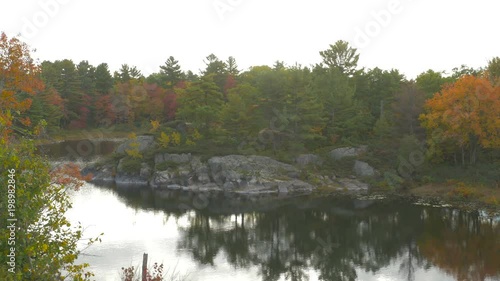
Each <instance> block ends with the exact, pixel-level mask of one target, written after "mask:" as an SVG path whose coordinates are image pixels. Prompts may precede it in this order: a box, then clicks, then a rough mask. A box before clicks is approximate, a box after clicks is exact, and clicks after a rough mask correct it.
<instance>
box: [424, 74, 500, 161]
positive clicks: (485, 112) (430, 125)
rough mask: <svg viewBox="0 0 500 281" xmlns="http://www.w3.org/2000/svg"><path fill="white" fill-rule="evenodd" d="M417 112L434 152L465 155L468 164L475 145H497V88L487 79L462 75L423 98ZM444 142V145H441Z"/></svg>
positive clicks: (499, 113) (499, 125)
mask: <svg viewBox="0 0 500 281" xmlns="http://www.w3.org/2000/svg"><path fill="white" fill-rule="evenodd" d="M425 110H426V113H425V114H422V115H421V116H420V120H421V122H422V126H423V127H424V128H426V129H427V132H428V136H429V137H428V143H429V145H430V146H431V148H432V150H431V151H433V152H434V153H435V154H438V155H439V154H441V155H442V156H445V155H444V154H446V152H448V153H449V152H452V153H458V154H459V155H461V158H462V163H463V164H464V163H465V162H466V160H465V156H466V155H468V160H469V162H470V163H471V164H473V163H474V162H475V161H476V158H477V149H478V148H479V147H482V148H499V147H500V88H499V87H498V86H497V87H495V86H493V85H492V84H491V83H490V81H489V80H488V79H485V78H482V77H475V76H463V77H461V78H460V79H458V80H457V81H456V82H455V83H453V84H450V85H448V86H445V87H444V88H443V89H442V90H441V92H439V93H437V94H435V95H434V97H433V98H431V99H429V100H427V102H426V104H425ZM444 146H447V147H444Z"/></svg>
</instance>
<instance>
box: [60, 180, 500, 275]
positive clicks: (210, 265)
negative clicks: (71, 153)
mask: <svg viewBox="0 0 500 281" xmlns="http://www.w3.org/2000/svg"><path fill="white" fill-rule="evenodd" d="M72 200H73V202H74V204H73V209H72V210H71V211H70V212H69V214H68V216H69V217H70V219H71V220H72V221H73V222H75V223H76V222H81V223H82V225H83V226H84V227H86V230H85V233H86V236H87V237H93V236H95V235H97V234H99V233H101V232H104V233H105V234H104V236H103V239H102V240H103V241H102V243H100V244H96V245H94V246H92V247H91V248H89V249H87V250H86V251H85V255H84V256H82V258H81V261H82V262H89V263H90V264H91V265H92V270H93V271H94V272H95V274H96V280H119V276H120V268H121V267H128V266H135V267H138V266H140V264H141V261H142V254H143V253H144V252H147V253H148V254H149V258H150V261H151V262H159V263H163V264H164V265H165V267H166V268H167V269H170V272H172V271H175V272H177V273H178V274H180V275H187V278H186V279H185V280H217V281H221V280H380V281H385V280H436V281H438V280H439V281H441V280H500V221H499V219H498V218H497V219H495V218H493V219H488V218H484V217H482V216H481V215H480V214H479V213H478V212H463V211H459V210H454V209H448V208H433V207H423V206H415V205H411V204H407V203H398V202H388V201H384V200H382V201H373V200H351V199H346V198H343V199H340V198H323V199H319V198H316V199H315V198H312V197H297V198H277V197H276V198H269V197H260V198H255V197H252V198H248V197H234V196H228V195H224V194H218V195H215V194H214V195H201V196H200V195H194V194H190V193H187V192H184V193H182V192H152V191H150V190H148V189H137V188H129V189H123V188H122V189H117V188H115V187H98V186H94V185H92V184H86V185H85V186H84V187H83V188H82V189H81V190H80V191H78V192H73V193H72Z"/></svg>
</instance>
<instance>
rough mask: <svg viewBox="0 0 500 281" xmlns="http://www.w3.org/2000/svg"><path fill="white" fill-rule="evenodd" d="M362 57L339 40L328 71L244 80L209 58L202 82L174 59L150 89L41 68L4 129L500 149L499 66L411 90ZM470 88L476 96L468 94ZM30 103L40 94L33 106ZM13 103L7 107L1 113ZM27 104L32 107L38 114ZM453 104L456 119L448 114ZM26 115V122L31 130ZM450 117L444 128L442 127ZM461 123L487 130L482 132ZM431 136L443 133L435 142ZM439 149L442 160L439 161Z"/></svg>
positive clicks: (125, 72)
mask: <svg viewBox="0 0 500 281" xmlns="http://www.w3.org/2000/svg"><path fill="white" fill-rule="evenodd" d="M4 44H6V43H4ZM359 57H360V54H359V53H358V51H357V49H356V48H353V47H351V46H350V45H349V43H348V42H346V41H342V40H339V41H337V42H335V43H334V44H331V45H329V47H328V48H327V49H326V50H323V51H321V52H319V57H318V58H319V59H320V60H321V62H320V63H319V64H316V65H314V66H309V67H304V66H301V65H299V64H295V65H292V66H287V65H286V64H285V63H284V62H282V61H276V62H275V63H274V64H273V66H265V65H264V66H252V67H250V68H249V69H247V70H241V69H239V68H238V64H237V62H236V59H235V58H234V57H232V56H230V57H228V58H227V59H220V58H219V57H217V56H216V55H215V54H209V55H208V56H207V57H206V58H205V59H204V61H203V62H204V68H203V69H201V70H200V71H199V73H197V74H195V73H193V72H191V71H183V70H182V67H181V65H180V63H179V61H178V60H176V59H175V58H174V57H173V56H167V59H166V61H165V62H164V63H162V64H160V65H159V71H158V72H156V73H152V74H150V75H148V77H144V76H143V75H142V73H141V71H140V70H139V69H137V67H135V66H130V65H128V64H123V65H122V66H121V67H120V69H119V70H117V71H115V72H114V73H113V75H112V74H111V73H110V70H109V67H108V65H107V64H106V63H101V64H99V65H97V66H93V65H91V64H90V63H89V62H88V61H85V60H84V61H81V62H79V63H74V62H73V61H72V60H69V59H65V60H57V61H53V62H50V61H44V62H42V63H41V65H40V66H36V65H35V64H33V63H32V65H31V66H29V67H32V68H33V72H30V73H33V75H32V77H31V78H27V79H31V81H37V80H36V79H39V80H40V79H41V81H43V83H44V85H45V87H40V86H37V85H38V84H37V83H31V84H29V86H30V87H32V89H31V90H30V89H27V91H26V93H28V95H26V94H24V95H19V98H21V97H23V98H25V101H24V103H25V104H24V105H23V103H19V105H17V106H18V110H11V111H10V115H8V114H7V112H6V111H5V110H4V111H3V112H2V114H3V115H0V117H1V116H3V119H4V120H6V118H11V117H7V116H13V114H14V113H16V114H14V115H16V116H17V117H18V121H16V122H14V123H16V124H18V128H21V127H20V126H22V124H23V122H24V123H26V122H28V121H27V120H28V119H26V118H27V117H29V120H32V121H33V122H40V121H41V120H44V121H45V122H46V123H47V127H48V129H49V130H58V129H74V128H80V129H81V128H99V127H103V126H112V125H117V124H124V125H125V126H132V125H133V126H147V125H148V124H149V122H150V121H151V120H156V121H158V122H160V123H165V122H173V121H176V122H184V123H186V124H188V126H192V127H194V128H197V129H198V130H199V131H200V132H201V133H202V134H207V135H210V136H212V137H214V138H215V139H218V140H219V142H220V143H227V144H234V145H237V144H241V143H243V142H247V141H248V139H249V138H250V139H253V141H254V142H255V141H256V142H258V143H259V147H261V148H263V149H272V150H273V151H275V152H276V151H277V150H280V149H290V148H291V147H294V148H295V149H298V151H305V150H311V149H312V150H314V149H318V148H321V147H325V146H338V145H352V144H358V143H366V142H367V140H377V141H379V142H380V141H382V142H384V141H385V142H395V143H398V140H399V139H400V138H401V137H403V136H405V135H408V134H410V135H416V137H417V138H419V139H421V140H423V139H424V138H426V137H427V143H428V146H429V147H430V148H432V149H436V151H435V152H436V153H434V154H433V153H430V154H429V155H432V156H429V157H431V158H433V159H434V160H437V159H441V160H444V161H448V160H450V157H449V153H451V152H450V151H448V150H451V149H452V147H453V146H448V145H446V143H447V142H450V141H452V139H455V140H457V136H455V135H454V137H452V136H451V133H450V132H451V131H452V130H451V129H450V127H449V126H451V123H453V122H455V123H454V124H455V125H456V124H462V125H461V129H464V130H465V128H469V129H468V130H469V131H464V132H462V134H463V135H462V137H461V138H462V139H461V140H460V141H458V140H457V142H460V143H455V144H454V145H456V146H457V147H458V148H460V149H461V147H462V148H463V149H464V151H465V149H471V147H470V145H472V147H474V148H472V149H473V151H476V152H475V154H474V155H475V156H473V157H472V158H473V161H472V162H475V160H474V159H476V157H480V155H481V153H479V152H480V151H479V150H483V149H487V150H488V149H489V150H491V149H497V146H496V144H497V143H498V139H497V138H498V134H497V133H496V132H497V131H498V127H497V126H498V125H497V123H495V122H492V121H487V120H483V119H484V116H490V117H492V116H493V117H495V116H497V115H495V114H497V111H496V110H494V109H492V108H491V106H492V105H494V104H496V103H495V102H496V101H495V98H497V96H496V95H497V93H498V84H499V83H498V81H499V78H498V77H499V75H500V74H499V73H500V71H499V69H500V67H499V65H500V59H499V58H498V57H495V58H492V59H491V60H490V61H489V62H488V65H487V67H485V68H484V70H479V69H472V68H470V67H467V66H465V65H462V66H460V67H456V68H454V69H453V70H452V71H451V74H450V75H448V76H447V75H446V74H444V73H445V72H443V71H435V70H432V69H429V70H427V71H425V72H423V73H421V74H419V75H418V76H417V77H416V79H415V80H407V79H406V78H405V76H404V75H403V74H401V73H400V72H399V71H398V70H397V69H391V70H383V69H380V68H377V67H376V68H373V69H364V68H359V67H358V61H359ZM9 75H10V74H9ZM472 77H476V78H472ZM470 79H477V80H474V81H475V82H471V81H469V80H470ZM6 81H7V80H6ZM12 81H14V80H12ZM25 81H28V80H25ZM464 81H469V82H468V83H472V84H471V85H469V86H465V85H463V83H464ZM478 81H480V82H478ZM4 83H5V82H4ZM476 84H478V85H483V86H481V87H483V88H485V89H487V90H485V91H480V92H478V93H480V95H481V96H480V97H476V98H473V97H474V95H475V94H476V92H474V91H472V90H467V89H468V88H467V87H469V88H470V87H475V86H474V85H476ZM486 85H488V86H486ZM458 89H461V90H458ZM30 91H31V92H39V94H38V95H36V96H34V97H30V96H29V93H30ZM450 91H452V92H453V93H455V94H453V95H452V96H453V98H450V97H451V94H447V93H449V92H450ZM8 93H9V92H5V91H4V93H3V94H4V95H7V94H8ZM458 94H460V95H458ZM443 96H446V97H448V98H444V97H443ZM483 98H484V99H483ZM485 99H487V100H488V103H484V101H485ZM28 100H29V101H28ZM8 101H9V98H8V97H7V96H5V98H3V101H2V102H4V103H5V102H8ZM445 101H446V102H445ZM19 102H21V101H19ZM27 103H30V104H31V103H32V106H31V107H30V108H29V109H28V106H27V105H28V104H27ZM424 104H425V107H424ZM444 104H446V106H448V108H447V109H445V108H443V107H442V106H441V105H444ZM459 106H461V108H462V109H459ZM464 110H467V111H464ZM18 111H19V113H21V112H23V111H26V112H24V114H22V115H23V116H24V119H22V118H21V114H17V112H18ZM422 113H424V115H423V117H421V118H420V119H419V115H420V114H422ZM444 113H446V116H445V119H446V120H445V119H443V118H444V117H443V118H441V119H440V118H439V117H438V116H439V115H440V114H444ZM463 114H468V115H467V116H469V117H470V118H476V117H477V118H479V119H477V120H476V119H474V120H476V121H474V122H476V123H474V124H473V121H472V119H464V118H465V117H464V116H463ZM432 116H435V117H432ZM469 117H467V118H469ZM490 119H491V118H490ZM493 119H494V118H493ZM459 120H462V121H460V122H462V123H457V122H458V121H459ZM3 122H4V123H5V122H6V121H3ZM436 122H437V123H436ZM438 123H439V125H437V124H438ZM6 124H7V123H6ZM8 124H10V123H8ZM446 124H449V125H446ZM433 126H437V127H439V128H440V129H443V133H442V134H440V135H439V134H437V133H436V130H435V129H434V127H433ZM9 128H10V129H12V127H11V125H9ZM424 129H425V130H424ZM444 132H446V133H444ZM472 132H474V133H473V134H472ZM471 134H472V135H471ZM473 135H474V137H473ZM465 139H467V141H466V140H465ZM437 144H439V145H437ZM476 144H477V147H476ZM438 147H442V149H441V150H439V151H441V152H442V153H444V154H439V153H438ZM445 151H448V152H445ZM438 155H441V156H438ZM445 155H448V156H446V157H445ZM452 158H453V157H452ZM447 159H448V160H447ZM453 161H455V160H453ZM453 161H452V162H453ZM468 162H469V163H470V162H471V161H468Z"/></svg>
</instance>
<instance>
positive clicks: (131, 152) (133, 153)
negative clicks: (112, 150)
mask: <svg viewBox="0 0 500 281" xmlns="http://www.w3.org/2000/svg"><path fill="white" fill-rule="evenodd" d="M128 138H129V140H131V142H130V143H129V145H128V146H129V147H130V149H125V152H126V153H127V155H128V156H130V157H132V158H142V155H141V153H140V152H139V146H140V144H139V142H138V141H137V135H136V134H135V133H130V134H129V135H128Z"/></svg>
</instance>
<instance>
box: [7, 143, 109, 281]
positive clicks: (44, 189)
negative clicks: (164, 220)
mask: <svg viewBox="0 0 500 281" xmlns="http://www.w3.org/2000/svg"><path fill="white" fill-rule="evenodd" d="M34 151H35V148H34V146H33V143H32V142H28V141H23V142H21V143H19V144H17V145H13V144H9V145H7V146H0V171H1V174H0V181H1V182H6V181H7V178H8V175H7V170H8V169H12V168H14V167H15V169H16V174H15V178H16V211H15V218H16V219H17V225H16V226H17V227H16V244H15V250H16V251H15V252H16V275H12V274H11V273H8V272H6V264H7V251H9V250H10V249H9V248H8V247H10V246H9V245H6V244H5V243H0V253H1V256H0V263H1V267H0V280H19V281H21V280H22V281H24V280H33V281H35V280H54V278H56V276H60V275H63V277H64V275H66V276H67V277H68V278H71V279H75V280H89V278H90V277H91V276H92V274H91V273H89V272H87V270H86V268H88V265H85V264H82V265H77V264H75V261H76V258H77V257H78V255H79V254H80V252H81V251H80V250H78V249H77V242H78V241H79V240H81V239H82V227H81V226H77V227H71V225H70V223H69V222H68V220H67V219H66V217H65V213H66V211H67V210H68V209H69V208H70V207H71V202H70V200H69V197H68V193H67V192H66V189H67V187H66V186H64V185H61V184H54V183H53V181H52V178H51V176H50V175H49V170H50V166H49V164H48V163H47V162H45V161H44V160H42V159H41V158H40V157H39V156H37V155H35V154H34ZM6 189H7V186H6V185H4V184H2V185H0V193H1V194H7V190H6ZM7 215H8V213H7V212H0V220H2V221H6V220H7ZM8 235H9V232H8V230H7V229H6V228H4V227H2V228H1V229H0V239H2V241H6V239H7V238H8ZM97 241H100V237H98V238H97V239H94V240H92V243H95V242H97Z"/></svg>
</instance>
